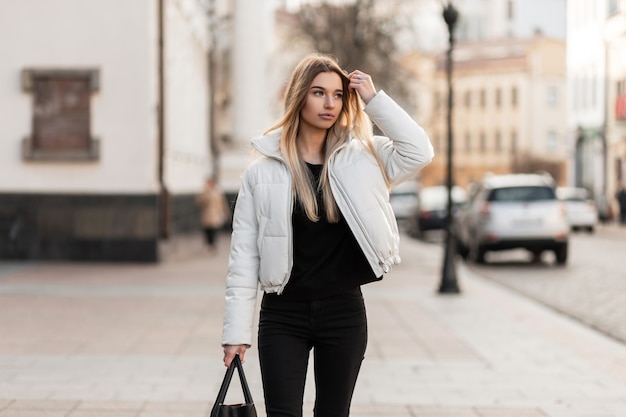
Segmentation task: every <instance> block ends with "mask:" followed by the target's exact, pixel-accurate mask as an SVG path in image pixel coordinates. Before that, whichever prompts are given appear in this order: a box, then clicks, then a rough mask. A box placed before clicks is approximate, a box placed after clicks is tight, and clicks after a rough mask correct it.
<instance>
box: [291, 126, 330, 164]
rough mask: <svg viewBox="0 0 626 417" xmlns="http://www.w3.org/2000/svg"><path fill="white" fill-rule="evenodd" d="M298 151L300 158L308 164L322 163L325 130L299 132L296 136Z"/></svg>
mask: <svg viewBox="0 0 626 417" xmlns="http://www.w3.org/2000/svg"><path fill="white" fill-rule="evenodd" d="M297 143H298V151H299V153H300V156H301V157H302V159H304V160H305V161H306V162H308V163H310V164H316V165H319V164H323V163H324V145H325V144H326V131H322V130H319V131H316V132H302V131H301V132H299V133H298V137H297Z"/></svg>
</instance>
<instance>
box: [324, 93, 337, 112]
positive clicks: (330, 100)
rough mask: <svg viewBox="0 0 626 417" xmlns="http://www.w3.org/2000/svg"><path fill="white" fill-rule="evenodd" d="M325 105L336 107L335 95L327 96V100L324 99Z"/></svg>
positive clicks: (329, 107) (328, 107)
mask: <svg viewBox="0 0 626 417" xmlns="http://www.w3.org/2000/svg"><path fill="white" fill-rule="evenodd" d="M324 107H326V108H327V109H332V108H333V107H335V100H333V97H331V96H326V100H324Z"/></svg>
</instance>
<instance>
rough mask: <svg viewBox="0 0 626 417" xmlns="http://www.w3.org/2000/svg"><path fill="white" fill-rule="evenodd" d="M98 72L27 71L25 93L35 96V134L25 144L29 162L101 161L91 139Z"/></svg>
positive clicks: (23, 83) (96, 146)
mask: <svg viewBox="0 0 626 417" xmlns="http://www.w3.org/2000/svg"><path fill="white" fill-rule="evenodd" d="M98 75H99V74H98V70H67V69H62V70H54V69H25V70H23V71H22V89H23V90H24V91H26V92H29V93H31V94H32V102H33V116H32V132H31V136H30V137H27V138H25V139H24V140H23V142H22V154H23V157H24V159H26V160H97V159H98V141H97V140H94V138H92V137H91V105H90V104H91V94H92V93H93V92H94V91H97V90H98V87H99V85H98V84H99V76H98Z"/></svg>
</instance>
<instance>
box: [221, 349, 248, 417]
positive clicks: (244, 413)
mask: <svg viewBox="0 0 626 417" xmlns="http://www.w3.org/2000/svg"><path fill="white" fill-rule="evenodd" d="M235 368H237V373H238V374H239V379H240V380H241V389H242V390H243V397H244V401H245V402H244V403H243V404H224V400H225V399H226V392H227V391H228V386H229V385H230V380H231V379H232V378H233V372H235ZM211 417H257V415H256V408H255V407H254V401H252V394H251V393H250V387H248V382H247V381H246V376H245V374H244V373H243V366H241V360H240V359H239V355H235V358H234V359H233V361H232V362H231V363H230V366H229V367H228V369H227V370H226V375H224V381H222V386H221V387H220V392H219V393H218V394H217V399H216V400H215V404H214V405H213V408H212V409H211Z"/></svg>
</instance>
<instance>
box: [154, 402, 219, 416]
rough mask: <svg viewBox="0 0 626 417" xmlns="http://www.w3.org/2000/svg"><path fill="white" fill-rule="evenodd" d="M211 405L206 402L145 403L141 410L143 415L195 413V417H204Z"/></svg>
mask: <svg viewBox="0 0 626 417" xmlns="http://www.w3.org/2000/svg"><path fill="white" fill-rule="evenodd" d="M210 407H211V404H209V402H208V401H187V402H181V401H158V402H157V401H150V402H147V403H146V404H145V405H144V407H143V409H142V412H143V413H170V412H171V413H175V412H179V413H195V414H196V415H198V416H200V415H204V413H205V412H208V411H210Z"/></svg>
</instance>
